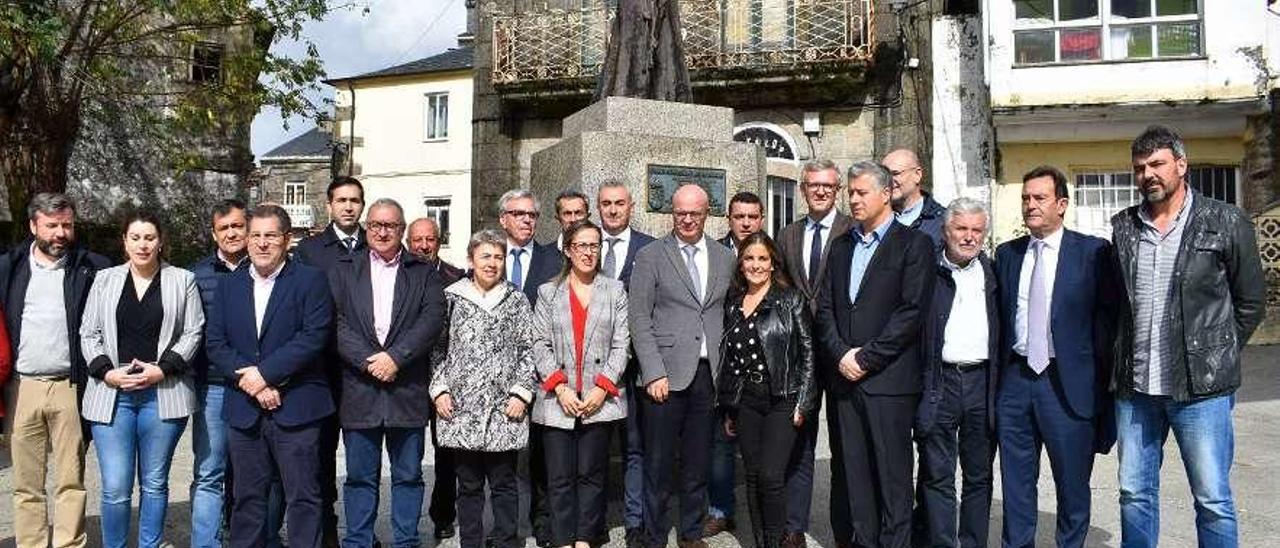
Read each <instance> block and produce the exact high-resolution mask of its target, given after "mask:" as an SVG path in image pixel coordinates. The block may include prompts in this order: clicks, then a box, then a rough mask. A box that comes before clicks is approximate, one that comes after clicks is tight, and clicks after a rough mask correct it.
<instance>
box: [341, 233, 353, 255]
mask: <svg viewBox="0 0 1280 548" xmlns="http://www.w3.org/2000/svg"><path fill="white" fill-rule="evenodd" d="M342 245H343V246H346V248H347V254H350V253H351V252H352V251H355V250H356V239H355V237H353V236H347V237H346V238H343V239H342Z"/></svg>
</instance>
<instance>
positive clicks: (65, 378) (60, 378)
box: [18, 373, 71, 382]
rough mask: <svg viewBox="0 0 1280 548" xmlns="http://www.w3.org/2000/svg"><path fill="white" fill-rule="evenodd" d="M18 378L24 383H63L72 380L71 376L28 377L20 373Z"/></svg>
mask: <svg viewBox="0 0 1280 548" xmlns="http://www.w3.org/2000/svg"><path fill="white" fill-rule="evenodd" d="M18 378H20V379H22V380H24V381H44V382H62V381H69V380H71V376H70V375H27V374H23V373H18Z"/></svg>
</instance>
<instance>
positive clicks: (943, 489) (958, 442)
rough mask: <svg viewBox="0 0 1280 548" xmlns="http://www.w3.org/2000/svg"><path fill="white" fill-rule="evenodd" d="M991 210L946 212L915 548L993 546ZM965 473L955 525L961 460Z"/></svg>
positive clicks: (932, 320) (921, 411)
mask: <svg viewBox="0 0 1280 548" xmlns="http://www.w3.org/2000/svg"><path fill="white" fill-rule="evenodd" d="M987 219H988V216H987V208H986V206H984V205H982V203H981V202H978V201H975V200H970V199H968V198H957V199H956V200H955V201H953V202H951V205H950V206H948V207H947V210H946V212H945V213H944V214H943V228H942V240H943V242H944V246H943V250H942V251H941V252H940V253H939V255H940V256H939V257H938V266H937V268H936V269H935V271H936V272H937V274H936V275H937V279H936V280H934V285H933V296H932V303H931V305H930V306H929V314H927V315H926V316H925V319H924V333H923V337H922V339H923V341H924V363H925V370H924V394H923V396H922V397H921V398H920V406H919V408H918V409H917V410H916V439H917V442H918V447H919V454H920V468H921V473H920V477H919V478H918V479H917V481H918V482H919V485H920V486H921V487H922V489H921V490H923V491H924V496H923V497H922V499H923V500H922V501H921V502H922V504H923V505H924V507H925V510H926V511H925V515H926V516H927V520H928V523H927V524H926V530H925V531H924V532H922V533H921V535H922V538H918V539H916V541H917V543H916V544H917V545H927V546H959V547H961V548H976V547H980V546H986V545H987V529H988V527H987V526H988V521H989V518H990V513H991V460H992V458H993V457H994V456H995V394H996V373H997V372H998V370H999V366H998V365H997V364H996V362H995V360H993V359H992V358H994V357H996V356H999V349H1000V337H999V335H1000V314H999V310H1000V307H999V298H1000V295H999V293H998V291H997V290H996V287H997V286H996V277H995V270H994V268H993V266H992V264H991V260H990V259H988V258H987V256H986V254H984V253H983V252H982V242H983V239H984V237H985V236H986V233H987ZM957 458H958V459H959V461H960V467H961V468H962V469H963V471H964V475H963V478H964V480H963V491H962V493H961V497H960V504H959V508H960V512H959V514H960V528H959V533H958V534H957V530H956V507H957V504H956V459H957Z"/></svg>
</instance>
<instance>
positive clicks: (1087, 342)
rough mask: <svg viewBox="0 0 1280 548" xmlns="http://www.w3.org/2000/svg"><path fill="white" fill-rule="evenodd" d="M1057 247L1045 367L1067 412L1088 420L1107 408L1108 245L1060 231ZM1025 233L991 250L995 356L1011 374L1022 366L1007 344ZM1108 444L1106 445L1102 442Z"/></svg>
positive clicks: (1111, 293)
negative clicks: (1050, 354)
mask: <svg viewBox="0 0 1280 548" xmlns="http://www.w3.org/2000/svg"><path fill="white" fill-rule="evenodd" d="M1063 231H1064V233H1063V235H1062V247H1061V249H1059V250H1058V267H1057V274H1056V277H1055V278H1054V283H1053V293H1052V296H1051V297H1050V298H1051V300H1052V302H1051V303H1050V306H1049V308H1050V310H1049V331H1050V333H1051V335H1052V338H1053V350H1054V354H1055V358H1057V361H1058V366H1057V367H1055V368H1053V369H1051V370H1050V374H1053V375H1056V376H1057V378H1058V381H1059V382H1060V383H1061V386H1062V390H1063V396H1064V397H1065V399H1066V403H1067V405H1068V407H1069V409H1070V411H1071V412H1072V413H1074V414H1075V415H1076V416H1078V417H1081V418H1085V419H1089V418H1095V416H1097V415H1100V414H1102V415H1105V414H1106V413H1108V412H1109V411H1110V407H1111V400H1110V396H1109V395H1108V393H1107V386H1108V385H1109V383H1110V380H1111V373H1110V371H1111V361H1110V357H1109V352H1110V341H1111V325H1112V324H1113V317H1114V315H1113V314H1112V310H1111V307H1112V306H1113V305H1114V303H1115V301H1116V300H1117V297H1116V295H1115V293H1116V292H1115V289H1114V287H1113V286H1114V282H1113V280H1114V275H1113V274H1112V272H1111V270H1110V265H1111V263H1110V244H1108V243H1107V241H1106V240H1103V239H1102V238H1095V237H1093V236H1087V235H1084V234H1081V233H1079V232H1075V231H1072V230H1066V229H1065V228H1064V229H1063ZM1030 241H1031V238H1030V236H1023V237H1021V238H1018V239H1016V240H1013V241H1009V242H1005V243H1003V244H1000V247H998V248H996V276H997V279H998V282H999V284H1000V333H1001V337H1000V338H1001V342H1000V354H1001V358H1000V361H1001V364H1002V367H1003V368H1005V369H1006V370H1005V371H1003V372H1002V373H1001V374H1002V375H1012V374H1015V373H1016V370H1013V369H1012V368H1015V367H1023V365H1022V360H1018V361H1017V363H1015V362H1014V361H1013V359H1012V358H1013V354H1014V352H1013V345H1014V343H1015V342H1016V341H1017V338H1018V331H1017V325H1016V322H1015V318H1016V316H1017V312H1018V279H1019V277H1020V276H1021V274H1022V260H1023V257H1024V256H1026V254H1027V247H1028V245H1029V243H1030ZM1108 445H1109V444H1108Z"/></svg>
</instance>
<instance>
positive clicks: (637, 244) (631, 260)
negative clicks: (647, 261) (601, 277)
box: [601, 228, 657, 288]
mask: <svg viewBox="0 0 1280 548" xmlns="http://www.w3.org/2000/svg"><path fill="white" fill-rule="evenodd" d="M606 237H607V236H606ZM655 241H657V239H655V238H654V237H653V236H650V235H648V234H645V233H643V232H640V231H639V230H636V229H634V228H633V229H631V242H629V243H628V244H627V257H626V259H625V260H623V262H622V271H620V272H618V279H619V280H622V285H623V287H624V288H629V287H631V269H632V268H633V267H634V265H635V264H636V254H637V253H639V252H640V250H641V249H644V246H647V245H649V244H651V243H653V242H655ZM601 260H603V257H602V258H601Z"/></svg>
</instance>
